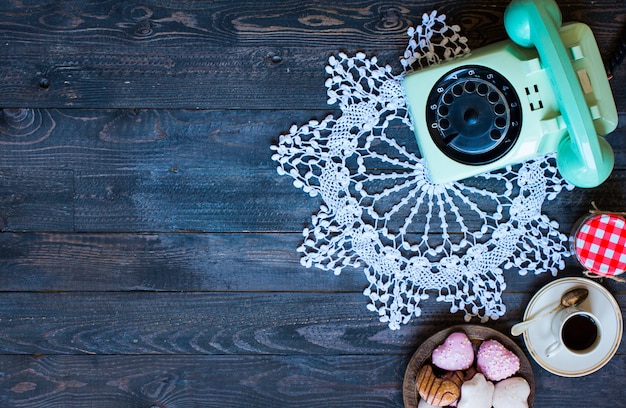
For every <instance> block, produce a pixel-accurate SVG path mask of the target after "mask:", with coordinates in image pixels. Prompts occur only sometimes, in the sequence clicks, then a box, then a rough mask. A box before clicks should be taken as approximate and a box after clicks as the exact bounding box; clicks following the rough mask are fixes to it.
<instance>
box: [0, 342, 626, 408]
mask: <svg viewBox="0 0 626 408" xmlns="http://www.w3.org/2000/svg"><path fill="white" fill-rule="evenodd" d="M433 333H434V332H433ZM433 333H428V335H430V334H433ZM418 345H419V343H416V344H415V345H414V347H415V348H417V346H418ZM410 355H411V353H408V354H406V355H405V354H402V355H396V354H394V355H382V356H379V355H377V356H372V355H341V356H284V355H282V356H281V355H278V356H180V355H177V356H90V355H80V356H64V355H56V356H19V355H12V356H1V357H0V369H1V370H2V373H3V375H2V377H0V403H1V404H2V405H4V406H10V407H16V408H29V407H32V408H39V407H41V406H46V407H51V408H54V407H63V408H73V407H85V406H90V407H94V408H97V407H103V408H104V407H106V408H108V407H111V406H123V407H138V408H139V407H150V406H156V407H166V408H170V407H179V406H202V407H216V408H217V407H220V408H221V407H225V406H229V407H235V406H236V407H251V408H252V407H254V408H266V407H267V408H270V407H276V406H280V407H302V406H307V407H316V408H335V407H339V406H341V407H343V406H358V407H372V408H375V407H398V408H401V407H403V404H402V393H401V390H402V381H403V376H404V370H405V368H406V365H407V364H408V361H409V358H410ZM531 363H532V366H533V374H534V376H535V383H536V386H537V390H536V395H535V406H537V407H566V406H584V407H590V406H594V407H607V408H608V407H618V406H621V403H622V401H623V398H624V392H623V390H622V389H621V388H613V389H612V390H611V392H607V388H606V386H604V384H614V383H615V373H620V372H623V370H624V369H625V368H626V356H625V355H624V354H617V355H616V356H615V357H613V359H612V360H611V361H609V363H608V364H607V365H606V366H605V367H603V368H602V369H601V370H599V371H597V372H595V373H593V374H590V375H588V376H585V377H581V378H564V377H558V376H555V375H553V374H550V373H548V372H547V371H545V370H543V369H542V368H541V367H539V366H538V365H537V364H536V363H534V362H531ZM555 390H558V392H555ZM581 390H584V392H580V391H581Z"/></svg>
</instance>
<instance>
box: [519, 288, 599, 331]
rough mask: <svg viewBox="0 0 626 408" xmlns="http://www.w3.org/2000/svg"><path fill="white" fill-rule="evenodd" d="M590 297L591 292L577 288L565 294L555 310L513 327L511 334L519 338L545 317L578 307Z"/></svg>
mask: <svg viewBox="0 0 626 408" xmlns="http://www.w3.org/2000/svg"><path fill="white" fill-rule="evenodd" d="M588 295H589V291H588V290H587V289H585V288H576V289H572V290H569V291H567V292H565V293H564V294H563V296H561V302H560V303H559V304H558V305H557V306H556V307H555V308H554V309H552V310H550V311H549V312H546V313H544V314H541V315H539V316H537V317H535V318H532V319H530V320H524V321H523V322H519V323H517V324H516V325H514V326H513V327H511V334H512V335H513V336H519V335H520V334H522V333H524V332H525V331H526V329H528V328H529V327H530V326H532V325H533V324H535V323H537V322H538V321H539V320H541V319H543V318H544V317H546V316H549V315H551V314H552V313H555V312H557V311H559V310H560V309H562V308H566V307H570V306H578V305H579V304H581V303H582V302H583V301H584V300H585V299H587V296H588Z"/></svg>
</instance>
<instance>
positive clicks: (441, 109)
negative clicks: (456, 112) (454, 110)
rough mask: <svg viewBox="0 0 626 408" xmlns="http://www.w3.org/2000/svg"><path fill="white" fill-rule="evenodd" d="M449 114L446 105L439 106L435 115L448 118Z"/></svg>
mask: <svg viewBox="0 0 626 408" xmlns="http://www.w3.org/2000/svg"><path fill="white" fill-rule="evenodd" d="M449 112H450V110H449V109H448V107H447V106H446V105H441V106H439V109H438V110H437V113H439V116H448V113H449Z"/></svg>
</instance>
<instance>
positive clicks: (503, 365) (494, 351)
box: [476, 340, 520, 381]
mask: <svg viewBox="0 0 626 408" xmlns="http://www.w3.org/2000/svg"><path fill="white" fill-rule="evenodd" d="M476 368H477V369H478V371H479V372H481V373H483V374H484V375H485V377H487V379H488V380H490V381H500V380H504V379H505V378H509V377H511V376H512V375H514V374H515V373H517V371H518V370H519V368H520V362H519V358H518V357H517V356H516V355H515V354H514V353H513V352H511V351H510V350H508V349H507V348H506V347H504V346H503V345H502V344H501V343H500V342H499V341H497V340H486V341H483V342H482V344H481V345H480V347H479V348H478V352H477V353H476Z"/></svg>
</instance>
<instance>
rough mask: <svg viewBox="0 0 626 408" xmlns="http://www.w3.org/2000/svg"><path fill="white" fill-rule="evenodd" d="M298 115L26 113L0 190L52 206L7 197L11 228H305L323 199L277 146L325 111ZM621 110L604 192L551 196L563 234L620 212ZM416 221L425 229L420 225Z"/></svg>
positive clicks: (4, 162) (4, 138)
mask: <svg viewBox="0 0 626 408" xmlns="http://www.w3.org/2000/svg"><path fill="white" fill-rule="evenodd" d="M17 113H18V114H16V115H15V117H20V115H19V113H20V112H17ZM21 113H24V112H21ZM293 115H294V116H293V117H292V116H291V114H290V113H288V112H284V111H261V112H257V111H250V110H247V111H237V112H234V111H180V110H174V111H159V110H145V111H123V110H110V111H99V110H78V111H73V110H60V111H59V110H33V111H28V112H26V113H24V117H25V118H26V119H23V120H25V121H27V123H30V122H32V123H33V125H32V126H33V127H32V128H29V127H25V128H22V127H20V126H13V127H10V126H9V127H5V128H4V133H0V145H1V146H2V149H0V168H5V169H6V171H8V172H9V173H6V174H9V175H10V176H5V177H1V178H0V183H3V185H1V186H0V187H2V191H9V192H11V194H12V195H15V196H20V197H29V200H30V201H28V202H29V203H30V202H32V200H48V202H49V204H46V205H43V203H44V201H42V205H38V206H36V205H32V206H30V207H28V208H27V207H24V209H20V207H19V206H18V205H17V204H16V202H15V201H11V200H10V199H7V200H4V201H3V202H0V217H3V218H4V219H5V222H4V225H3V227H2V229H3V230H4V231H23V230H27V231H66V232H67V231H72V230H74V228H75V229H76V230H78V231H124V232H135V231H139V232H167V231H189V230H194V231H204V232H225V231H280V232H298V231H300V230H301V228H302V227H304V226H305V225H307V224H308V223H309V220H310V216H311V215H312V214H313V213H314V212H316V207H317V206H318V205H319V200H318V199H315V198H313V199H312V198H310V197H309V196H308V195H307V194H305V193H303V192H302V191H300V190H298V189H296V188H294V187H293V186H291V182H292V180H291V178H290V177H286V176H279V175H278V174H276V172H275V170H274V169H275V167H276V163H275V162H273V161H272V160H271V155H272V151H271V150H270V149H269V146H270V145H271V144H273V143H276V142H277V138H278V135H280V134H281V133H283V132H285V129H286V128H287V127H288V126H290V125H291V124H292V123H306V121H308V119H310V118H316V117H317V118H320V117H321V116H322V114H321V112H320V111H296V112H294V113H293ZM28 118H30V119H28ZM623 118H624V116H622V124H621V126H620V128H619V129H618V131H617V132H615V133H613V134H612V135H610V136H609V140H610V142H611V144H612V145H613V146H614V147H615V150H616V163H617V164H616V171H615V172H614V174H613V175H612V177H611V178H610V179H609V181H608V182H606V183H605V184H604V185H602V186H601V187H599V188H597V189H591V190H581V189H577V190H575V191H574V192H565V193H562V194H561V195H560V196H559V197H558V199H557V200H556V201H555V202H550V203H548V204H547V205H546V213H547V214H548V215H549V216H551V217H552V218H554V219H556V220H559V221H561V222H562V228H564V231H568V230H569V229H570V228H571V225H572V224H573V222H574V221H575V220H576V219H577V218H578V217H579V216H580V215H582V214H583V213H584V212H585V211H587V210H588V209H589V206H590V203H591V201H596V203H597V204H598V205H599V206H600V207H601V208H605V209H609V210H620V208H621V206H622V203H623V201H624V195H623V193H624V191H626V189H624V188H623V184H624V182H625V181H624V174H623V172H622V171H621V170H623V169H624V166H625V163H626V149H625V147H626V146H625V142H624V140H626V139H625V138H624V137H622V136H623V133H624V129H626V128H624V126H623ZM5 124H6V123H5ZM390 136H392V137H396V138H397V140H398V141H399V142H400V143H401V144H404V145H406V146H407V148H409V149H413V150H417V145H416V143H415V140H414V138H413V136H412V135H411V134H410V133H409V132H408V129H403V128H398V129H393V130H391V131H390ZM15 172H18V173H19V175H14V174H13V173H15ZM57 175H62V178H61V179H59V177H61V176H57ZM29 178H30V179H29ZM54 179H57V181H56V182H55V183H57V185H56V189H58V188H61V189H63V191H64V192H63V193H62V194H60V195H58V194H55V191H56V190H55V188H52V187H51V186H49V185H47V183H52V182H53V181H52V180H54ZM58 183H61V184H58ZM37 186H39V187H37ZM39 193H45V194H39ZM20 205H22V206H23V205H26V204H23V203H22V204H20ZM55 208H58V209H60V211H59V210H55ZM19 214H21V215H19ZM26 214H27V215H28V216H27V217H26ZM466 217H467V218H466V221H467V222H468V224H469V225H473V223H477V222H478V220H473V219H472V218H471V217H472V216H471V214H469V215H466ZM26 220H28V222H27V221H26ZM476 225H477V224H476ZM415 228H416V231H419V230H420V228H421V224H419V222H418V223H416V224H415Z"/></svg>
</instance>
